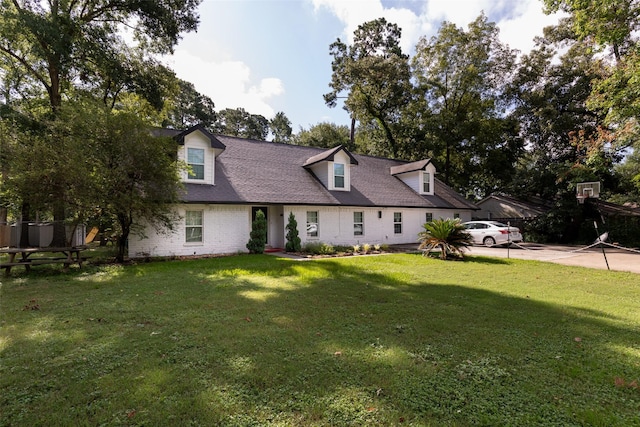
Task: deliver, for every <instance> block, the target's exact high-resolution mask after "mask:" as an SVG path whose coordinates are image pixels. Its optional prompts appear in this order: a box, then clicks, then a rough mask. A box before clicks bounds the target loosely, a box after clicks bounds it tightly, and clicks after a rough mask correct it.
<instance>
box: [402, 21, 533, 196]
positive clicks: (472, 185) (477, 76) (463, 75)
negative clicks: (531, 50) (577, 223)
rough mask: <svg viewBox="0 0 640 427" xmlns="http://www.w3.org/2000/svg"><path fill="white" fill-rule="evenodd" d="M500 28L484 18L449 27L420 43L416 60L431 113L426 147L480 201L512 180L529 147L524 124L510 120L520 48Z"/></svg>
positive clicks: (447, 177)
mask: <svg viewBox="0 0 640 427" xmlns="http://www.w3.org/2000/svg"><path fill="white" fill-rule="evenodd" d="M498 31H499V30H498V28H497V27H496V25H495V24H494V23H491V22H488V21H487V18H486V17H485V16H484V15H481V16H479V17H478V18H477V19H476V20H475V21H473V22H472V23H470V24H469V27H468V30H467V31H464V30H463V29H462V28H459V27H457V26H455V25H454V24H452V23H446V22H445V23H444V24H443V25H442V26H441V28H440V30H439V31H438V34H437V35H436V36H434V37H431V38H430V39H427V38H424V37H423V38H422V39H420V41H419V42H418V44H417V46H416V54H415V56H414V57H413V60H412V65H413V70H414V72H413V75H414V78H415V80H416V82H417V91H418V93H419V96H420V101H419V102H421V103H423V104H424V106H423V107H422V108H420V109H419V110H422V111H425V112H426V113H424V115H423V117H422V119H421V122H422V124H421V126H423V127H424V129H423V132H424V134H425V138H427V141H426V142H427V147H425V148H428V149H429V151H430V152H431V153H432V156H433V157H434V158H435V159H436V161H437V162H438V163H439V164H440V168H441V171H442V173H443V176H444V181H445V182H446V183H447V184H449V185H452V186H453V187H454V188H456V189H457V190H459V191H462V192H463V193H465V194H467V195H472V196H480V197H481V196H483V195H486V193H488V192H491V191H493V190H494V189H496V188H497V187H499V186H501V185H503V184H504V183H505V182H508V181H509V179H510V174H511V173H512V171H513V168H514V166H515V161H516V159H517V157H518V156H519V154H520V152H521V148H522V144H521V141H520V140H519V139H518V138H517V137H516V130H517V124H516V122H515V121H514V120H512V119H510V118H509V117H508V116H507V109H508V108H509V106H510V103H511V100H510V99H509V98H508V96H507V95H508V93H507V90H506V89H507V87H508V86H507V85H508V83H509V82H510V78H511V76H512V75H513V71H514V69H515V57H516V56H515V51H513V50H511V49H509V47H508V46H506V45H504V44H502V43H501V42H500V40H499V38H498ZM418 105H419V104H418Z"/></svg>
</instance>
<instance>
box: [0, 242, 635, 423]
mask: <svg viewBox="0 0 640 427" xmlns="http://www.w3.org/2000/svg"><path fill="white" fill-rule="evenodd" d="M45 267H46V266H41V267H38V268H37V269H33V270H32V272H31V273H30V274H29V275H25V274H22V273H21V271H20V270H17V269H16V270H15V271H14V272H13V273H12V274H13V277H11V278H8V279H3V283H2V287H1V288H0V316H1V317H0V328H1V329H0V390H1V392H0V425H4V426H9V425H11V426H18V425H30V426H35V425H47V426H69V425H74V426H84V425H87V426H89V425H91V426H101V425H107V426H110V425H140V426H142V425H144V426H164V425H166V426H176V425H181V426H183V425H205V426H210V425H216V426H252V425H256V426H257V425H283V426H289V425H313V426H315V425H318V426H325V425H335V426H341V425H363V424H369V425H415V426H418V425H427V426H429V425H432V426H471V425H473V426H476V425H486V426H507V425H513V426H535V425H540V426H551V425H553V426H560V425H562V426H633V425H638V426H640V386H638V382H640V276H639V275H634V274H631V273H621V272H609V271H604V270H591V269H581V268H572V267H566V266H560V265H555V264H546V263H536V262H528V261H519V260H497V259H489V258H480V257H471V258H469V259H467V260H466V261H464V262H442V261H439V260H433V259H429V258H425V257H421V256H420V255H414V254H397V255H385V256H373V257H350V258H330V259H321V260H313V261H305V262H299V261H292V260H286V259H280V258H275V257H273V256H268V255H264V256H259V255H252V256H235V257H227V258H212V259H202V260H193V261H168V262H152V263H147V264H138V265H132V266H126V267H122V266H100V267H95V266H93V267H92V266H89V267H88V268H83V269H82V270H79V269H77V268H75V269H72V270H71V271H70V272H69V273H66V274H62V273H59V272H58V271H57V270H56V269H55V267H51V268H45ZM16 273H17V275H16Z"/></svg>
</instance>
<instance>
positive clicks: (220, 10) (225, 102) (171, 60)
mask: <svg viewBox="0 0 640 427" xmlns="http://www.w3.org/2000/svg"><path fill="white" fill-rule="evenodd" d="M483 12H484V14H485V15H486V16H487V17H488V19H489V21H492V22H495V23H496V24H497V26H498V28H499V29H500V38H501V40H502V41H503V42H504V43H506V44H508V45H509V47H511V48H512V49H518V50H519V51H520V52H523V53H527V52H529V51H530V50H531V49H532V48H533V46H534V37H535V36H539V35H542V29H543V28H544V27H545V26H548V25H553V24H555V23H557V21H558V16H548V15H545V14H544V13H543V6H542V2H541V0H202V3H201V5H200V7H199V15H200V24H199V26H198V30H197V32H192V33H186V34H184V35H183V38H182V40H181V41H180V42H179V44H178V45H177V47H176V48H175V51H174V54H173V55H171V56H169V57H165V63H166V64H167V65H168V66H169V67H170V68H172V69H173V70H174V71H175V73H176V75H177V76H178V77H179V78H180V79H182V80H186V81H188V82H191V83H193V85H194V86H195V88H196V90H197V91H198V92H200V93H202V94H204V95H207V96H209V97H210V98H211V99H212V100H213V102H214V103H215V109H216V111H220V110H222V109H224V108H244V109H245V110H246V111H248V112H249V113H252V114H261V115H263V116H265V117H266V118H268V119H270V118H273V116H274V115H275V114H276V113H277V112H280V111H282V112H284V113H285V115H286V116H287V117H288V118H289V120H290V121H291V123H292V128H293V132H294V133H297V132H299V131H300V129H301V128H304V129H309V127H310V126H312V125H315V124H318V123H321V122H331V123H335V124H338V125H350V119H349V116H348V114H347V113H346V112H345V111H344V110H343V108H342V106H341V105H340V103H339V104H338V105H337V106H336V107H335V108H329V107H327V106H326V105H325V103H324V99H323V97H322V95H323V94H325V93H327V92H329V90H330V88H329V83H330V81H331V61H332V57H331V55H330V54H329V45H330V44H331V43H333V42H334V41H336V39H338V38H339V39H340V40H342V41H343V42H347V43H350V42H351V41H352V39H353V32H354V30H355V29H356V28H357V27H358V26H359V25H360V24H362V23H364V22H367V21H371V20H374V19H377V18H380V17H384V18H385V19H386V20H387V21H388V22H392V23H395V24H397V25H398V26H399V27H400V28H401V29H402V39H401V46H402V50H403V52H404V53H406V54H409V55H412V54H413V51H414V47H415V45H416V43H417V42H418V40H419V39H420V38H421V37H427V38H429V37H431V36H434V35H436V34H437V31H438V29H439V28H440V25H441V23H442V22H444V21H447V22H452V23H454V24H456V25H457V26H458V27H461V28H464V29H465V30H466V28H467V26H468V24H469V23H470V22H472V21H474V20H475V19H476V18H477V17H478V16H479V15H480V14H481V13H483Z"/></svg>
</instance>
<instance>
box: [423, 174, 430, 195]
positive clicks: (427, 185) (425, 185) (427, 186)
mask: <svg viewBox="0 0 640 427" xmlns="http://www.w3.org/2000/svg"><path fill="white" fill-rule="evenodd" d="M422 192H423V193H425V194H429V193H431V174H430V173H429V172H422Z"/></svg>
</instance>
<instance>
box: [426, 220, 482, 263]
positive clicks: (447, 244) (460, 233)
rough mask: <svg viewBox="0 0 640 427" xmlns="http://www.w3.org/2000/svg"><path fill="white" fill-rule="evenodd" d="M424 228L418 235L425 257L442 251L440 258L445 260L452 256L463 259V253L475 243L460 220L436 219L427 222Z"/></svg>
mask: <svg viewBox="0 0 640 427" xmlns="http://www.w3.org/2000/svg"><path fill="white" fill-rule="evenodd" d="M423 227H424V231H422V232H420V233H418V239H419V241H420V246H418V249H421V250H423V251H424V252H423V254H424V255H425V256H426V255H427V254H428V253H430V252H431V251H432V250H433V249H440V258H441V259H443V260H444V259H447V256H448V255H451V254H455V255H457V256H459V257H460V258H463V257H464V254H463V251H464V250H465V249H466V248H467V247H468V246H471V244H472V243H473V239H472V237H471V235H470V234H469V233H468V232H467V231H466V230H465V228H464V225H462V223H461V222H460V219H459V218H456V219H451V218H446V219H436V220H433V221H431V222H427V223H426V224H424V225H423Z"/></svg>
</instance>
